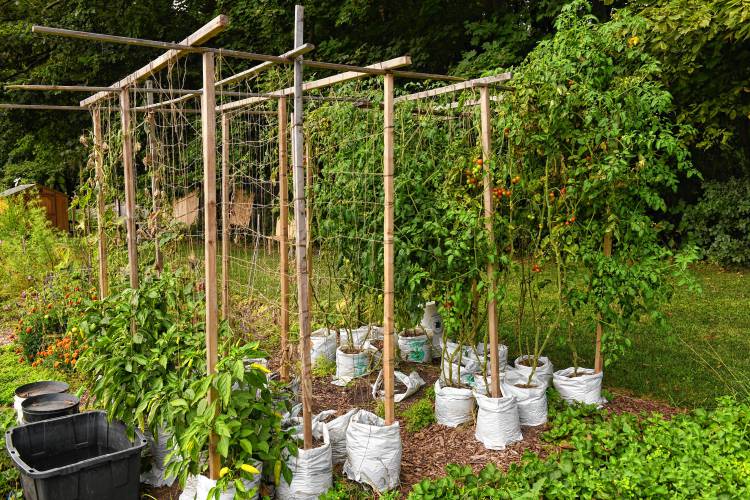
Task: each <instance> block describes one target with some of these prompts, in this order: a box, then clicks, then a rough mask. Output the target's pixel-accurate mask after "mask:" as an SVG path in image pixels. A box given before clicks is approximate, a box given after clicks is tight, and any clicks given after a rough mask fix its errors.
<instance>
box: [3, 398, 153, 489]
mask: <svg viewBox="0 0 750 500" xmlns="http://www.w3.org/2000/svg"><path fill="white" fill-rule="evenodd" d="M146 444H147V443H146V440H145V438H144V437H143V435H142V434H141V432H140V431H138V430H137V429H136V430H135V440H134V441H131V440H130V439H128V437H127V434H126V431H125V426H123V425H122V424H120V423H118V422H109V421H108V420H107V414H106V413H105V412H103V411H93V412H86V413H79V414H75V415H69V416H65V417H59V418H54V419H50V420H44V421H42V422H35V423H32V424H27V425H23V426H20V427H15V428H13V429H11V430H9V431H8V432H6V434H5V445H6V448H7V451H8V454H9V455H10V457H11V459H12V460H13V463H14V465H15V466H16V468H17V469H19V471H20V473H21V484H22V485H23V492H24V498H25V499H26V500H101V499H109V500H130V499H132V500H137V499H138V490H139V480H138V478H139V474H140V461H141V460H140V455H141V450H142V449H143V448H144V447H145V446H146Z"/></svg>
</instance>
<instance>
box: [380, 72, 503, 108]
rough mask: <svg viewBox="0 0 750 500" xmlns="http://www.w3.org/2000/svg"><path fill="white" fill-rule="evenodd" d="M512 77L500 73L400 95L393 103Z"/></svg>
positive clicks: (493, 82) (498, 81)
mask: <svg viewBox="0 0 750 500" xmlns="http://www.w3.org/2000/svg"><path fill="white" fill-rule="evenodd" d="M512 77H513V74H512V73H502V74H499V75H494V76H485V77H483V78H475V79H473V80H467V81H464V82H461V83H456V84H453V85H448V86H445V87H440V88H437V89H430V90H424V91H422V92H417V93H415V94H409V95H402V96H399V97H397V98H396V99H394V102H406V101H416V100H419V99H424V98H427V97H435V96H438V95H442V94H448V93H450V92H458V91H461V90H465V89H470V88H474V87H481V86H483V85H491V84H495V83H501V82H506V81H508V80H510V79H511V78H512Z"/></svg>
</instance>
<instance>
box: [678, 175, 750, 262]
mask: <svg viewBox="0 0 750 500" xmlns="http://www.w3.org/2000/svg"><path fill="white" fill-rule="evenodd" d="M682 225H683V231H684V232H686V233H687V234H688V238H689V240H691V242H692V243H694V244H696V245H698V246H699V247H700V248H701V249H702V250H703V252H704V255H705V257H706V258H708V259H709V260H710V261H712V262H715V263H717V264H721V265H724V266H748V265H750V178H745V179H736V178H731V179H729V180H727V181H724V182H719V181H710V182H706V183H704V184H703V196H702V197H701V199H700V200H699V201H698V203H696V204H695V205H693V206H691V207H688V209H687V210H686V211H685V217H684V219H683V222H682Z"/></svg>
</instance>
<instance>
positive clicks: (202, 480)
mask: <svg viewBox="0 0 750 500" xmlns="http://www.w3.org/2000/svg"><path fill="white" fill-rule="evenodd" d="M253 465H254V466H255V467H256V468H257V469H258V470H259V471H261V474H255V475H254V476H253V479H252V481H250V480H247V479H242V483H243V484H244V485H245V489H246V490H247V491H250V490H252V489H253V488H256V490H255V495H254V496H253V497H252V498H260V480H261V478H262V477H263V474H262V472H263V468H262V467H263V464H261V463H260V462H257V463H255V464H253ZM214 486H216V481H214V480H213V479H209V478H208V477H206V476H204V475H200V476H190V477H188V478H187V480H186V481H185V489H184V490H182V493H181V494H180V497H179V500H208V499H209V496H208V492H209V491H211V488H213V487H214ZM236 493H237V492H236V490H235V488H234V485H233V484H232V485H230V486H229V487H228V488H227V489H226V491H222V492H221V495H220V496H219V500H233V499H234V496H235V494H236ZM210 498H211V500H213V498H214V497H213V496H211V497H210Z"/></svg>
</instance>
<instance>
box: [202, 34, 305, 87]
mask: <svg viewBox="0 0 750 500" xmlns="http://www.w3.org/2000/svg"><path fill="white" fill-rule="evenodd" d="M314 48H315V45H313V44H311V43H306V44H304V45H301V46H299V47H297V48H296V49H292V50H290V51H288V52H285V53H283V54H281V55H280V56H279V57H282V58H284V59H294V58H295V57H299V56H302V55H305V54H307V53H308V52H310V51H312V50H313V49H314ZM275 64H276V63H274V62H271V61H266V62H263V63H260V64H258V65H257V66H253V67H252V68H249V69H246V70H245V71H241V72H239V73H237V74H236V75H232V76H230V77H227V78H224V79H223V80H219V81H218V82H216V88H219V87H223V86H224V85H229V84H232V83H236V82H239V81H240V80H245V79H247V78H250V77H252V76H255V75H257V74H259V73H262V72H263V71H265V70H267V69H269V68H271V67H273V66H274V65H275Z"/></svg>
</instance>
